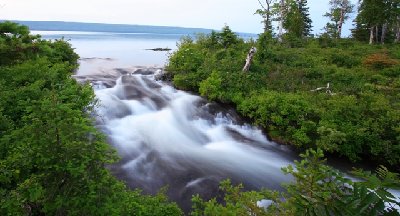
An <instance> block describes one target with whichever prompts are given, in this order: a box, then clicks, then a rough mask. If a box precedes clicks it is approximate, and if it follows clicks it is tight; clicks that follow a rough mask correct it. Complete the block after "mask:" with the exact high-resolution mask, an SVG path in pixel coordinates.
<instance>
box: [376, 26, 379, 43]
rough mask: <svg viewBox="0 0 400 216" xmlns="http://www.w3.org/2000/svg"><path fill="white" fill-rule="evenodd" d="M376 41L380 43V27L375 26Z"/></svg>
mask: <svg viewBox="0 0 400 216" xmlns="http://www.w3.org/2000/svg"><path fill="white" fill-rule="evenodd" d="M375 41H376V43H378V41H379V27H378V25H376V26H375Z"/></svg>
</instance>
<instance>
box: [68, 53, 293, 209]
mask: <svg viewBox="0 0 400 216" xmlns="http://www.w3.org/2000/svg"><path fill="white" fill-rule="evenodd" d="M91 61H92V62H91V63H92V64H96V65H102V63H101V62H103V64H104V62H107V60H96V61H95V60H91ZM86 64H88V63H87V62H86ZM158 70H162V68H148V67H130V68H124V69H110V70H108V71H106V70H104V69H103V70H100V71H98V70H97V71H96V70H94V71H92V73H89V72H88V71H84V72H82V73H78V75H76V76H75V78H76V79H77V80H78V81H81V82H84V81H90V82H91V83H92V85H93V87H94V89H95V93H96V96H97V98H98V99H99V102H100V105H99V106H98V108H97V110H96V120H97V122H96V124H97V126H98V127H99V128H100V129H101V130H102V131H104V132H105V133H106V134H107V136H108V139H109V142H110V143H111V145H113V146H114V147H115V148H116V149H117V151H118V153H119V155H120V156H121V158H122V160H121V161H120V162H119V163H118V164H114V165H112V166H111V167H110V169H111V171H112V172H113V173H114V174H115V175H116V176H117V177H118V178H120V179H122V180H124V181H125V182H126V183H127V184H128V185H129V186H130V187H132V188H134V187H140V188H142V189H143V190H144V191H145V192H147V193H156V192H157V191H158V190H159V189H160V188H161V187H163V186H166V185H168V186H169V187H168V195H169V196H170V197H171V199H172V200H174V201H177V202H178V203H179V204H180V205H181V206H183V208H184V209H188V208H189V206H190V198H191V196H192V195H193V194H197V193H199V194H201V195H203V196H204V197H206V198H209V197H211V196H215V195H216V194H217V192H218V184H219V182H220V181H221V180H224V179H226V178H230V179H232V181H233V182H235V183H244V185H245V186H246V187H247V188H248V189H255V188H262V187H268V188H274V189H279V188H280V185H281V183H282V182H285V181H289V180H290V179H289V177H288V176H284V175H283V174H282V172H281V170H280V168H281V167H284V166H287V165H288V164H289V163H291V161H293V159H294V156H293V155H292V154H291V152H290V151H289V150H287V149H286V148H285V147H284V146H280V145H277V144H275V143H272V142H270V141H268V140H267V139H266V137H265V135H264V134H263V133H262V132H261V130H259V129H258V128H255V127H252V126H250V125H248V124H246V123H244V122H243V121H242V120H241V119H240V117H239V116H238V115H237V114H236V113H235V112H234V111H233V110H232V109H228V108H224V107H221V106H219V105H217V104H215V103H209V102H207V101H206V100H204V99H203V98H201V97H199V96H195V95H191V94H189V93H186V92H183V91H179V90H176V89H174V88H173V87H171V86H170V85H168V84H165V83H162V82H159V81H155V79H154V73H155V72H157V71H158Z"/></svg>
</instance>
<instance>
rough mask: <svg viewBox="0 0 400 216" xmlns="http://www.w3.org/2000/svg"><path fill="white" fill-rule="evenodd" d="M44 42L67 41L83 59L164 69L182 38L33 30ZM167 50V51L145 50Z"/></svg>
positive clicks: (155, 35)
mask: <svg viewBox="0 0 400 216" xmlns="http://www.w3.org/2000/svg"><path fill="white" fill-rule="evenodd" d="M32 33H33V34H40V35H42V38H44V39H60V38H62V37H64V39H66V40H69V42H70V43H71V44H72V47H73V48H75V51H76V52H77V53H78V54H79V56H80V57H81V58H82V59H87V58H111V60H112V61H114V62H113V65H118V66H119V67H126V66H132V65H141V66H164V65H165V64H166V61H167V59H168V55H169V53H170V52H172V51H173V50H175V49H176V43H177V42H178V41H179V39H180V38H181V37H183V36H184V35H180V34H148V33H139V34H138V33H108V32H107V33H103V32H71V31H32ZM153 48H170V49H172V51H169V52H163V51H161V52H157V51H152V50H146V49H153Z"/></svg>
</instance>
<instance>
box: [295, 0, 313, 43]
mask: <svg viewBox="0 0 400 216" xmlns="http://www.w3.org/2000/svg"><path fill="white" fill-rule="evenodd" d="M297 4H298V7H299V11H300V14H301V16H302V18H303V23H304V24H303V37H307V36H310V34H311V31H312V27H313V26H312V20H311V18H310V13H309V8H308V7H307V0H297Z"/></svg>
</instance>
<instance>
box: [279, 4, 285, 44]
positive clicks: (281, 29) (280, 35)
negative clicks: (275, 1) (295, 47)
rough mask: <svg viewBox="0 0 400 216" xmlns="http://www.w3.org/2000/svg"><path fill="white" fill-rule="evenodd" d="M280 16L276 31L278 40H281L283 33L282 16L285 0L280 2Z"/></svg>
mask: <svg viewBox="0 0 400 216" xmlns="http://www.w3.org/2000/svg"><path fill="white" fill-rule="evenodd" d="M280 4H281V5H280V7H281V8H280V16H281V20H280V21H279V27H278V28H279V33H278V41H279V42H282V35H283V17H284V7H285V0H281V2H280Z"/></svg>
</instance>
